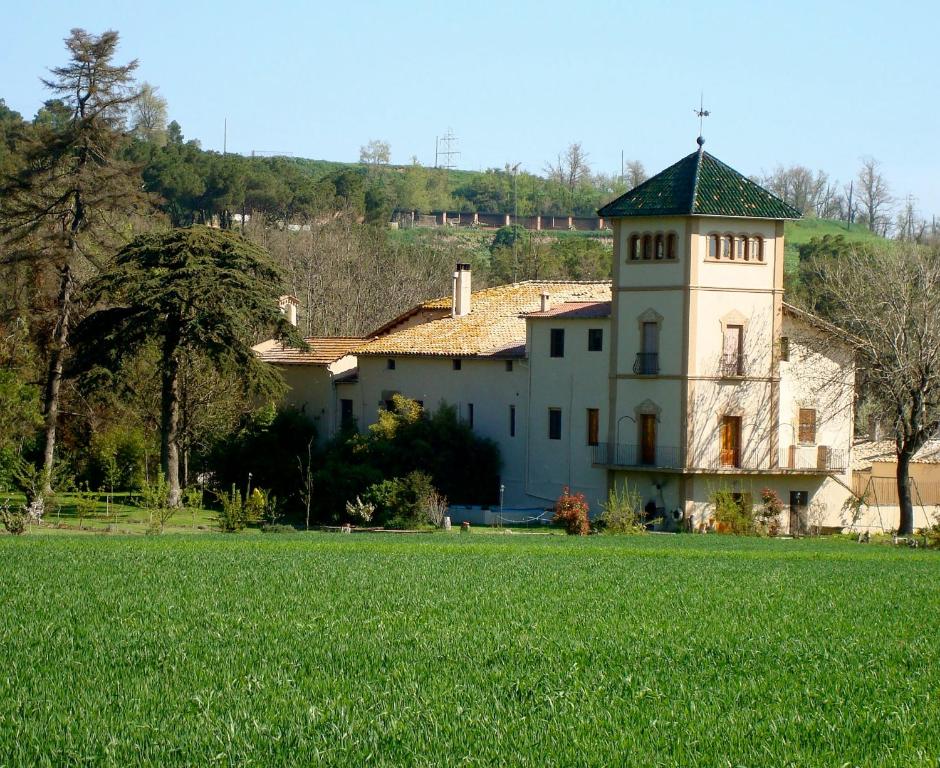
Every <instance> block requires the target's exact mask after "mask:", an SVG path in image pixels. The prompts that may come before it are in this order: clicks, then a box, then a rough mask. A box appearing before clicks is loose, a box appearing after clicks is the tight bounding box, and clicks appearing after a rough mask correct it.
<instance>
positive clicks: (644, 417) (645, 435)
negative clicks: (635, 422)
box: [639, 413, 656, 466]
mask: <svg viewBox="0 0 940 768" xmlns="http://www.w3.org/2000/svg"><path fill="white" fill-rule="evenodd" d="M639 427H640V464H645V465H647V466H653V465H655V464H656V414H654V413H641V414H640V424H639Z"/></svg>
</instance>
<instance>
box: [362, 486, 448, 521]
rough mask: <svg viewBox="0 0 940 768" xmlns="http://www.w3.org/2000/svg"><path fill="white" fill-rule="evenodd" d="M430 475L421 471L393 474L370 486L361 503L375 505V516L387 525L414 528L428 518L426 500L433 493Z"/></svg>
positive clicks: (376, 519)
mask: <svg viewBox="0 0 940 768" xmlns="http://www.w3.org/2000/svg"><path fill="white" fill-rule="evenodd" d="M434 492H435V491H434V486H433V485H432V484H431V478H430V477H429V476H428V475H426V474H424V473H423V472H411V473H409V474H408V475H406V476H405V477H393V478H392V479H391V480H383V481H381V482H379V483H376V484H374V485H372V486H370V487H369V489H368V490H367V491H366V492H365V493H364V494H363V495H362V501H363V502H364V504H371V505H372V506H373V507H374V508H375V514H374V519H375V521H376V522H377V523H378V524H379V525H382V526H384V527H386V528H416V527H418V526H419V525H425V524H427V523H428V522H430V521H429V520H428V507H427V500H428V498H430V496H431V494H432V493H434Z"/></svg>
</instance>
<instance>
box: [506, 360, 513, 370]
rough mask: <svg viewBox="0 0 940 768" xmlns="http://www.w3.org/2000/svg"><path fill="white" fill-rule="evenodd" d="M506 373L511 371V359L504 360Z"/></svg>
mask: <svg viewBox="0 0 940 768" xmlns="http://www.w3.org/2000/svg"><path fill="white" fill-rule="evenodd" d="M506 373H512V360H507V361H506Z"/></svg>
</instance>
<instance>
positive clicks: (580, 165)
mask: <svg viewBox="0 0 940 768" xmlns="http://www.w3.org/2000/svg"><path fill="white" fill-rule="evenodd" d="M545 172H546V173H547V174H548V177H549V178H550V179H552V180H554V181H557V182H559V183H561V184H564V185H565V186H566V187H567V188H568V190H569V191H571V192H573V191H574V189H575V187H577V186H578V184H580V183H581V182H582V181H584V180H585V179H589V178H590V176H591V166H590V165H589V164H588V154H587V152H585V151H584V149H583V148H582V147H581V144H580V142H573V143H572V144H569V145H568V148H567V149H566V150H565V151H564V152H563V153H560V154H559V155H558V160H557V162H556V163H555V164H554V165H553V164H552V163H549V164H548V165H547V166H546V167H545Z"/></svg>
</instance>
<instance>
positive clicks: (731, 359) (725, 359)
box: [718, 354, 747, 376]
mask: <svg viewBox="0 0 940 768" xmlns="http://www.w3.org/2000/svg"><path fill="white" fill-rule="evenodd" d="M718 369H719V371H720V372H721V375H722V376H743V375H744V374H745V372H746V371H747V365H746V361H745V359H744V355H741V354H724V355H722V356H721V360H720V361H719V363H718Z"/></svg>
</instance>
